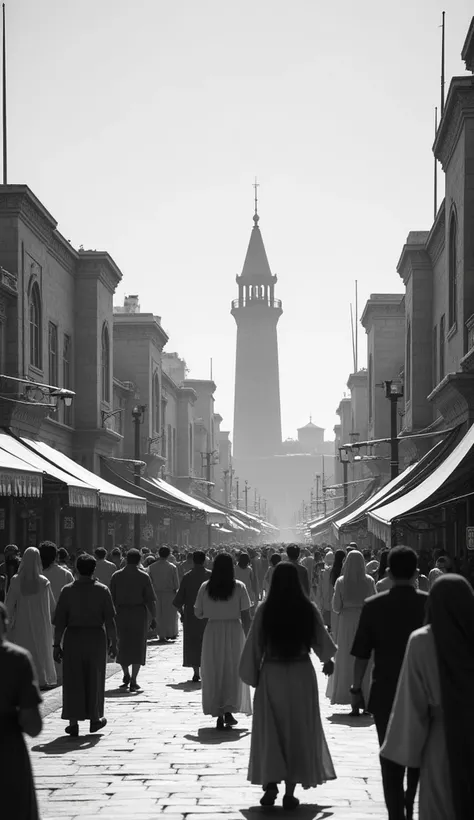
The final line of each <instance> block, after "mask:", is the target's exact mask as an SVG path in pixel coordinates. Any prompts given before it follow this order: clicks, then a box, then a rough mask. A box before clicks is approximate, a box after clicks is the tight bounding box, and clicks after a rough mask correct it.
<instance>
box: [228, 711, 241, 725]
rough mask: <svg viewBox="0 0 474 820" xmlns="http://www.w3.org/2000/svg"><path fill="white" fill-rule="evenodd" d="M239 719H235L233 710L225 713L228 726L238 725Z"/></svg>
mask: <svg viewBox="0 0 474 820" xmlns="http://www.w3.org/2000/svg"><path fill="white" fill-rule="evenodd" d="M238 722H239V721H238V720H236V719H235V717H234V716H233V714H232V712H226V713H225V715H224V723H225V724H226V726H237V724H238Z"/></svg>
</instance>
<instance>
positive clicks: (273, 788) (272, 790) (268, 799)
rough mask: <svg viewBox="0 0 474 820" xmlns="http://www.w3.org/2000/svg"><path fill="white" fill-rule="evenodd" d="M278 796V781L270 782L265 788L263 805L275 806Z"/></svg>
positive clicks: (261, 800)
mask: <svg viewBox="0 0 474 820" xmlns="http://www.w3.org/2000/svg"><path fill="white" fill-rule="evenodd" d="M277 796H278V786H277V785H276V783H269V784H268V785H267V787H266V789H265V794H264V795H263V797H261V798H260V805H261V806H273V805H275V800H276V799H277Z"/></svg>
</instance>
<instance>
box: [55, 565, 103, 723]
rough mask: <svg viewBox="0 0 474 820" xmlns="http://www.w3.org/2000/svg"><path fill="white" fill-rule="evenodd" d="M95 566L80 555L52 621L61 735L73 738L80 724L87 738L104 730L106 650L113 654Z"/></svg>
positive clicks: (101, 587) (60, 597)
mask: <svg viewBox="0 0 474 820" xmlns="http://www.w3.org/2000/svg"><path fill="white" fill-rule="evenodd" d="M95 566H96V560H95V558H94V557H93V556H92V555H87V554H84V555H79V557H78V559H77V561H76V570H77V580H76V581H74V583H73V584H68V585H67V586H65V587H64V589H63V590H62V592H61V594H60V596H59V600H58V602H57V605H56V612H55V614H54V618H53V623H54V627H55V629H54V646H53V648H54V660H55V661H56V663H61V661H62V664H63V711H62V718H63V720H68V721H69V726H66V729H65V731H66V734H68V735H71V736H72V737H77V736H78V734H79V725H78V721H80V720H89V721H90V727H89V731H90V732H98V731H99V730H100V729H103V728H104V726H105V725H106V723H107V721H106V719H105V717H104V693H105V668H106V663H107V646H108V649H109V652H110V654H111V655H113V656H115V655H116V654H117V646H116V633H115V620H114V617H115V610H114V605H113V603H112V598H111V597H110V592H109V590H108V589H107V587H106V586H104V585H103V584H100V583H99V582H98V581H96V580H95V579H94V578H93V577H92V576H93V575H94V571H95ZM63 635H64V643H63V648H62V649H61V640H62V638H63Z"/></svg>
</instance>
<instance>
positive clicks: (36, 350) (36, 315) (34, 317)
mask: <svg viewBox="0 0 474 820" xmlns="http://www.w3.org/2000/svg"><path fill="white" fill-rule="evenodd" d="M42 334H43V329H42V323H41V295H40V290H39V287H38V283H37V282H34V283H33V287H32V288H31V293H30V364H31V365H33V367H37V368H38V369H39V370H41V367H42V349H41V347H42V346H41V342H42Z"/></svg>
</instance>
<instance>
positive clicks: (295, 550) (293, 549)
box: [286, 544, 310, 597]
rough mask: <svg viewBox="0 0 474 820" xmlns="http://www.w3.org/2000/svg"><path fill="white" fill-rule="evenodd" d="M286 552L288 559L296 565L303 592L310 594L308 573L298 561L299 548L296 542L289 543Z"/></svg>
mask: <svg viewBox="0 0 474 820" xmlns="http://www.w3.org/2000/svg"><path fill="white" fill-rule="evenodd" d="M286 554H287V556H288V560H289V561H290V562H291V563H292V564H293V565H294V566H295V567H296V569H297V572H298V577H299V579H300V584H301V586H302V587H303V590H304V592H305V593H306V595H308V597H309V595H310V585H309V575H308V570H307V569H306V567H304V566H302V564H300V563H299V557H300V548H299V547H298V545H297V544H289V545H288V547H287V548H286Z"/></svg>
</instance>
